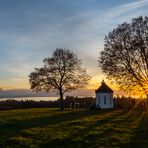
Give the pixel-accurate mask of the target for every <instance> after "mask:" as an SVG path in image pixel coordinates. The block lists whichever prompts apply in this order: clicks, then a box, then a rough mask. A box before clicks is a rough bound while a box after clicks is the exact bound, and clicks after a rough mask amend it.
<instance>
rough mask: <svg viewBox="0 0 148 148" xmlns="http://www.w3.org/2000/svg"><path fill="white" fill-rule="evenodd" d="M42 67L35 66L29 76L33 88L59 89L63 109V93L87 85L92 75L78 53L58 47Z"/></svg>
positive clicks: (44, 61) (38, 89) (37, 89)
mask: <svg viewBox="0 0 148 148" xmlns="http://www.w3.org/2000/svg"><path fill="white" fill-rule="evenodd" d="M43 63H44V66H43V67H42V68H35V71H34V72H32V73H31V74H30V76H29V82H30V84H31V89H33V90H36V91H41V90H46V91H50V90H58V92H59V95H60V102H61V110H63V109H64V103H63V94H64V93H65V92H67V91H71V90H74V89H78V88H82V87H84V86H85V85H87V83H88V80H89V79H90V76H89V75H88V74H87V72H86V69H85V68H83V67H82V61H81V60H80V59H78V57H77V55H75V54H74V53H73V52H71V51H70V50H67V49H56V50H55V51H54V52H53V55H52V57H49V58H45V59H44V60H43Z"/></svg>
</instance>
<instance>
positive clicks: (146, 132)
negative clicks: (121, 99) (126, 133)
mask: <svg viewBox="0 0 148 148" xmlns="http://www.w3.org/2000/svg"><path fill="white" fill-rule="evenodd" d="M129 146H130V147H136V148H148V111H146V112H144V113H143V117H142V118H141V121H140V123H139V126H138V127H137V128H136V130H135V132H134V135H133V137H132V138H131V140H130V142H129Z"/></svg>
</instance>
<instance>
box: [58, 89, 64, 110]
mask: <svg viewBox="0 0 148 148" xmlns="http://www.w3.org/2000/svg"><path fill="white" fill-rule="evenodd" d="M59 92H60V107H61V111H62V110H64V99H63V92H62V89H59Z"/></svg>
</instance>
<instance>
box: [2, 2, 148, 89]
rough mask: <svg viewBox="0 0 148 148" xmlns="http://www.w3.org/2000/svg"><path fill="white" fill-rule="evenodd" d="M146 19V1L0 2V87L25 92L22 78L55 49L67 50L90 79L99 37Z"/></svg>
mask: <svg viewBox="0 0 148 148" xmlns="http://www.w3.org/2000/svg"><path fill="white" fill-rule="evenodd" d="M140 15H143V16H146V15H148V0H138V1H136V0H0V88H3V89H13V88H29V83H28V75H29V74H30V72H31V71H33V70H34V67H40V66H42V60H43V59H44V58H45V57H48V56H49V57H50V56H52V53H53V51H54V50H55V49H56V48H67V49H71V50H72V51H73V52H74V53H76V54H77V55H78V56H79V58H81V59H82V60H83V65H84V67H86V68H87V70H88V73H89V74H90V75H91V76H92V80H91V82H90V85H89V88H96V87H98V84H99V82H100V81H101V80H102V79H104V78H105V76H104V75H103V74H101V72H100V70H99V68H98V62H97V60H98V57H99V52H100V51H101V50H103V44H104V36H105V35H107V34H108V32H109V31H112V29H113V28H114V27H116V26H117V25H118V24H121V23H123V22H125V21H131V19H132V18H134V17H138V16H140Z"/></svg>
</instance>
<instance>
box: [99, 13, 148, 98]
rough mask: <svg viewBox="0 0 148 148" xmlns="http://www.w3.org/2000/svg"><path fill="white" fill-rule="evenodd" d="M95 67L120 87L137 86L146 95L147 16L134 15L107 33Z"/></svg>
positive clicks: (147, 77) (147, 90)
mask: <svg viewBox="0 0 148 148" xmlns="http://www.w3.org/2000/svg"><path fill="white" fill-rule="evenodd" d="M99 66H100V67H101V69H102V71H103V72H104V73H105V74H107V77H108V78H109V79H111V80H115V82H116V83H117V84H118V85H119V86H120V87H121V88H122V89H123V88H124V89H136V88H141V89H142V90H143V92H144V93H145V94H146V95H147V97H148V17H142V16H140V17H138V18H134V19H132V21H131V23H126V22H125V23H123V24H121V25H118V27H116V28H115V29H113V31H112V32H109V34H108V36H106V37H105V44H104V50H103V51H102V52H101V53H100V58H99Z"/></svg>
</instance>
